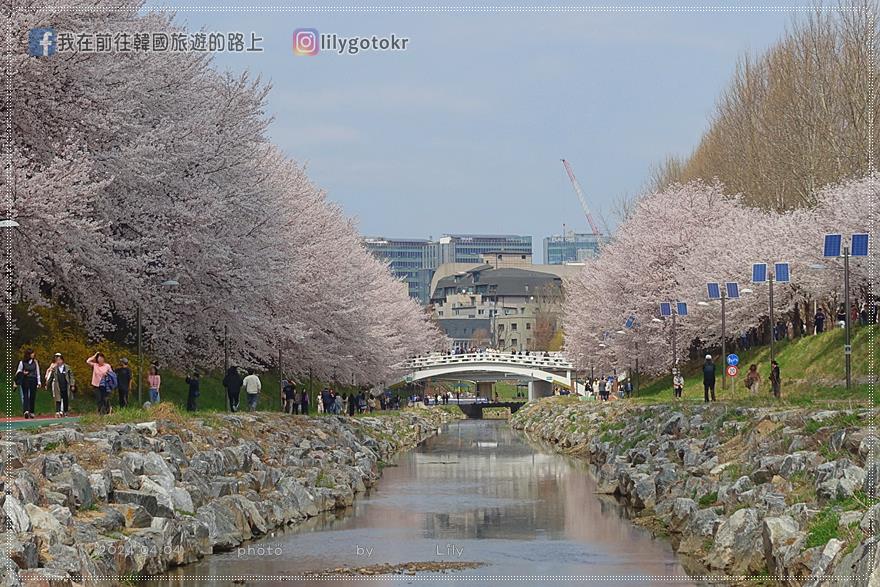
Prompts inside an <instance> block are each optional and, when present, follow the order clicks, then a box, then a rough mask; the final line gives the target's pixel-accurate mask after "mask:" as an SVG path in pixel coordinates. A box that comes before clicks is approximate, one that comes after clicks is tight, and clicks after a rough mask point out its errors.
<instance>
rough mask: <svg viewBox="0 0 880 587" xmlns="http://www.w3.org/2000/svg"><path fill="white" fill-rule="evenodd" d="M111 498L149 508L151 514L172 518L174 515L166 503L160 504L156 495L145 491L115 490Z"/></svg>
mask: <svg viewBox="0 0 880 587" xmlns="http://www.w3.org/2000/svg"><path fill="white" fill-rule="evenodd" d="M111 499H112V500H113V502H114V503H121V504H132V505H139V506H141V507H142V508H144V509H145V510H147V513H149V514H150V516H160V517H163V518H170V517H172V516H173V515H174V511H173V510H172V509H170V508H168V507H166V506H165V505H162V504H160V503H159V501H158V498H157V497H156V496H155V495H153V494H151V493H146V492H144V491H134V490H122V491H114V492H113V495H112V496H111Z"/></svg>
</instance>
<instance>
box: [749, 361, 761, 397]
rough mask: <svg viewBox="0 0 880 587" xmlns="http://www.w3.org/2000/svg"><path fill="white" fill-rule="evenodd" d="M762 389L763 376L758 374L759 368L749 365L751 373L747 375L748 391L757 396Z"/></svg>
mask: <svg viewBox="0 0 880 587" xmlns="http://www.w3.org/2000/svg"><path fill="white" fill-rule="evenodd" d="M760 387H761V375H760V373H758V366H757V365H755V364H752V365H749V372H748V373H746V389H748V390H749V393H750V394H751V395H757V393H758V391H759V389H760Z"/></svg>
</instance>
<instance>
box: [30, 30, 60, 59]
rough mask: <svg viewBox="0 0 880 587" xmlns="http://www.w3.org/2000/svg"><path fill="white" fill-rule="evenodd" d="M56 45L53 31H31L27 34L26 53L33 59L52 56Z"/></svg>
mask: <svg viewBox="0 0 880 587" xmlns="http://www.w3.org/2000/svg"><path fill="white" fill-rule="evenodd" d="M57 48H58V44H57V43H56V42H55V29H46V28H42V29H31V30H30V33H29V34H28V53H30V54H31V55H33V56H34V57H48V56H49V55H54V54H55V50H56V49H57Z"/></svg>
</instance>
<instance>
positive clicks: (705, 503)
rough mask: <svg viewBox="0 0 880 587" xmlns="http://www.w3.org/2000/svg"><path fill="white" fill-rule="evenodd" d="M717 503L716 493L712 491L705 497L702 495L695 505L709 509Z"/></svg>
mask: <svg viewBox="0 0 880 587" xmlns="http://www.w3.org/2000/svg"><path fill="white" fill-rule="evenodd" d="M717 501H718V492H717V491H713V492H711V493H707V494H706V495H703V496H702V497H700V499H699V500H698V501H697V503H698V504H699V505H700V507H701V508H705V507H709V506H710V505H713V504H715V502H717Z"/></svg>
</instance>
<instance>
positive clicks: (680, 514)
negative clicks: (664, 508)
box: [669, 497, 699, 532]
mask: <svg viewBox="0 0 880 587" xmlns="http://www.w3.org/2000/svg"><path fill="white" fill-rule="evenodd" d="M698 509H699V508H698V507H697V503H696V502H695V501H694V500H692V499H689V498H687V497H679V498H676V499H674V500H672V510H671V511H670V515H669V529H670V530H672V531H673V532H681V531H682V530H683V529H684V528H686V527H687V524H688V523H689V522H690V519H691V516H693V515H694V514H695V513H696V512H697V510H698Z"/></svg>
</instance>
